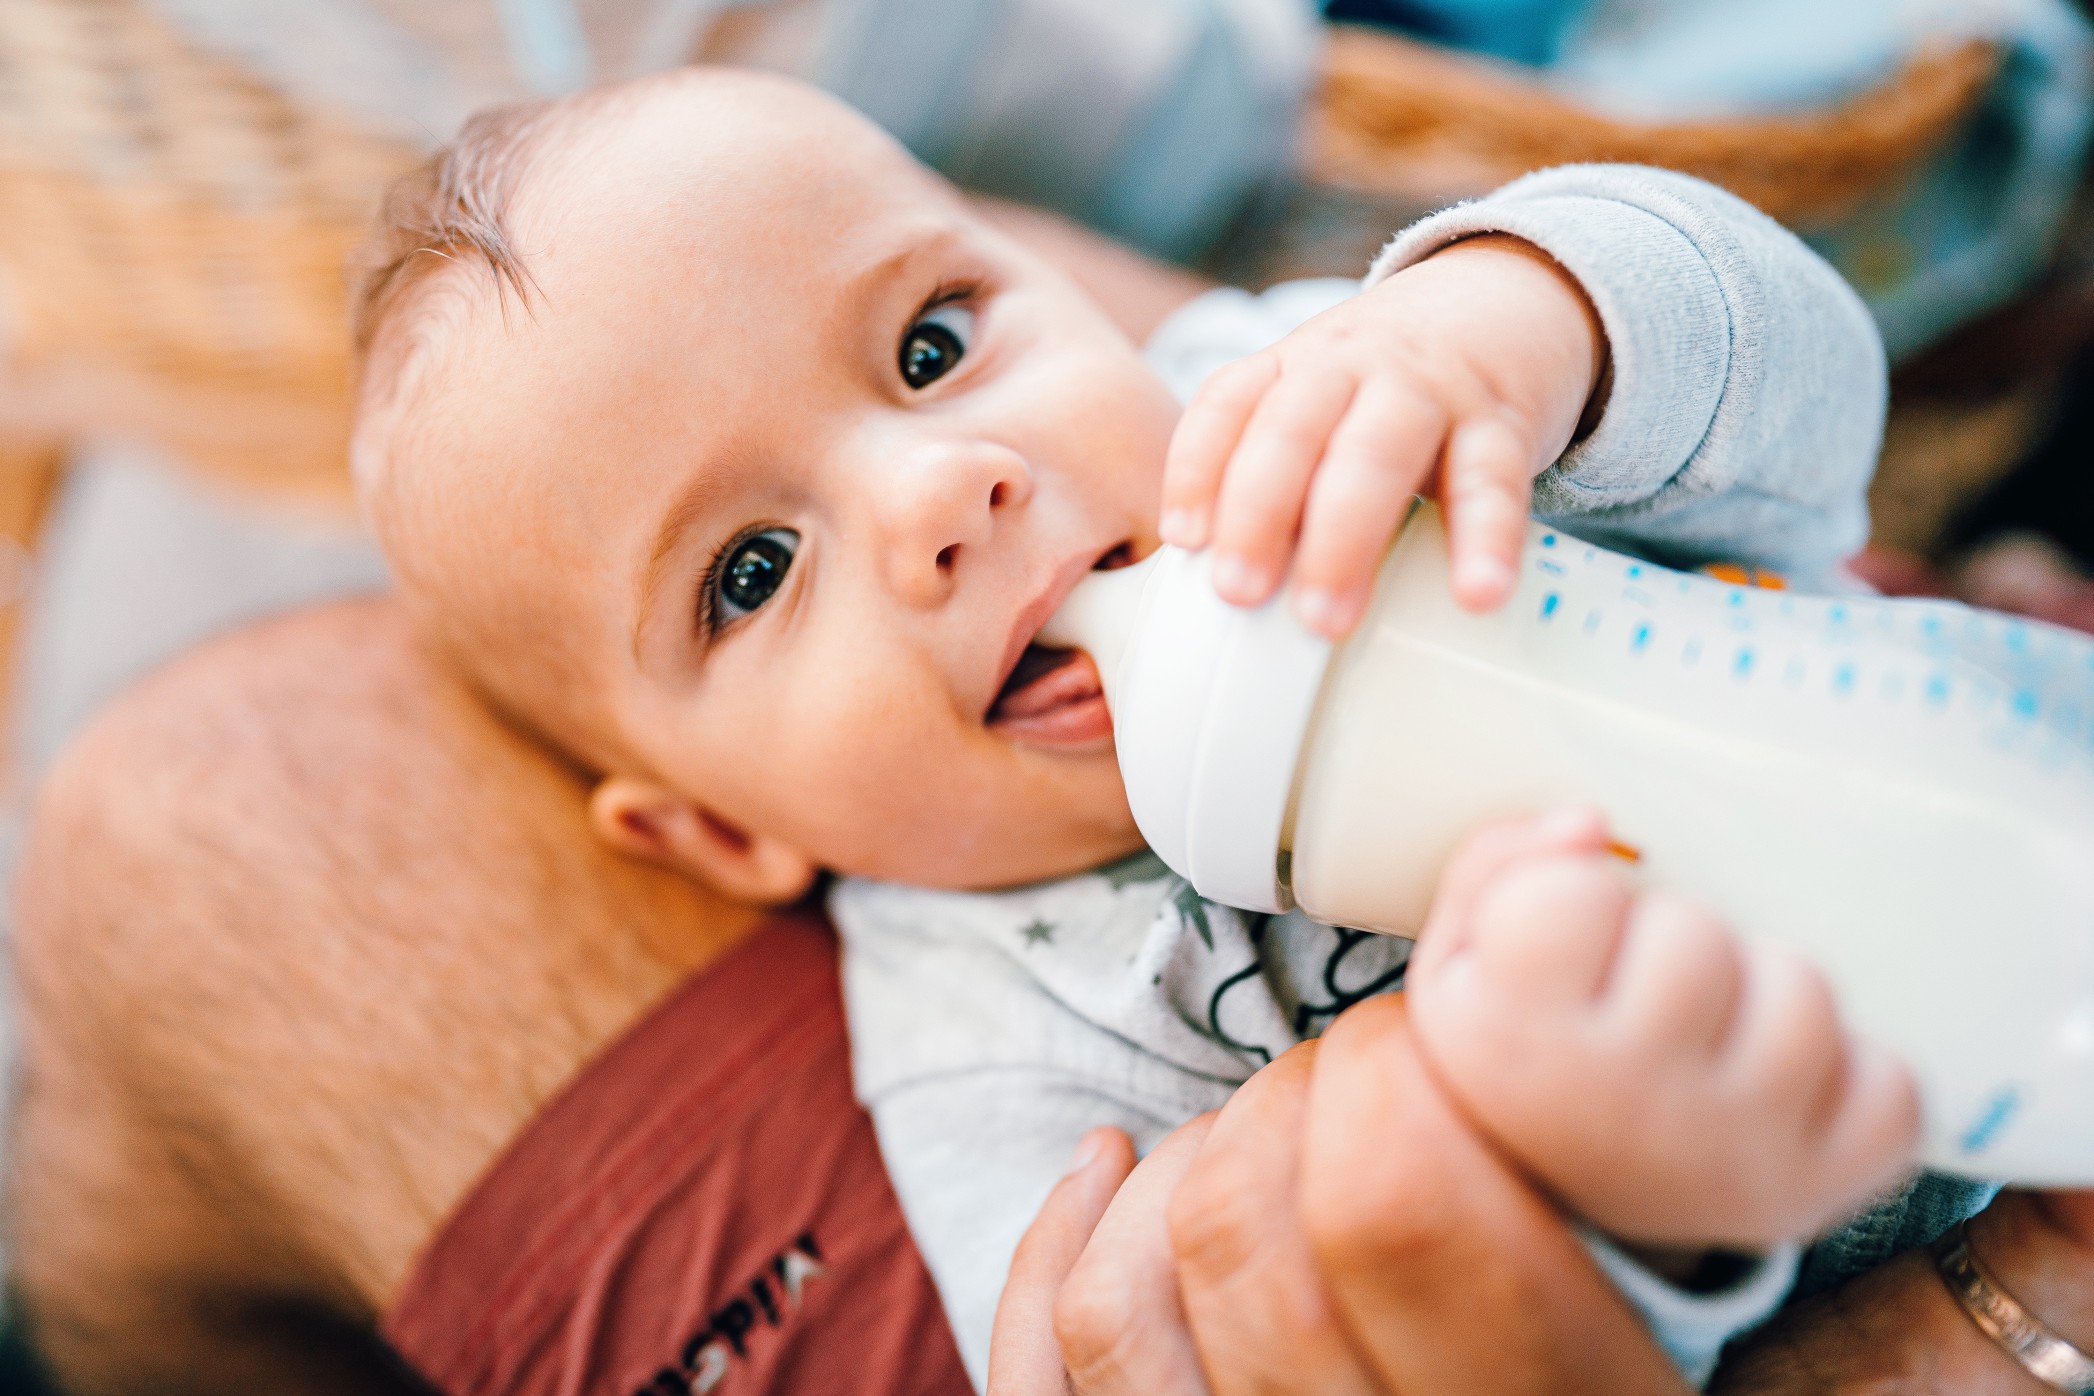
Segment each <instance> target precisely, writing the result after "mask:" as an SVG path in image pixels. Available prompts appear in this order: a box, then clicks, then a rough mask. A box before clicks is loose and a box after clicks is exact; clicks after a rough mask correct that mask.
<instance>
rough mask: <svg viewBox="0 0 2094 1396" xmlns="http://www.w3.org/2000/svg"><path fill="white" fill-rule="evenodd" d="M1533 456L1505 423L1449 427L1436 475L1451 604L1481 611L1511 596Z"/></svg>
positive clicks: (1479, 421) (1530, 488)
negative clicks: (1450, 432) (1451, 573)
mask: <svg viewBox="0 0 2094 1396" xmlns="http://www.w3.org/2000/svg"><path fill="white" fill-rule="evenodd" d="M1532 456H1533V450H1532V448H1531V447H1530V446H1529V445H1528V443H1527V441H1526V440H1525V439H1524V438H1523V437H1522V436H1521V435H1520V433H1519V432H1518V431H1516V430H1514V429H1513V427H1512V426H1511V424H1509V423H1507V422H1504V421H1501V420H1499V419H1497V418H1494V417H1481V418H1476V419H1474V420H1471V421H1467V422H1464V423H1462V424H1461V425H1460V426H1459V427H1457V428H1455V431H1454V435H1453V437H1452V438H1451V439H1450V440H1449V441H1448V442H1447V459H1446V466H1445V468H1444V469H1443V470H1442V471H1441V476H1440V504H1441V507H1442V508H1443V509H1445V511H1446V515H1447V550H1448V553H1449V555H1450V558H1451V562H1452V566H1453V569H1454V577H1453V583H1454V599H1455V600H1456V601H1458V602H1460V603H1461V604H1462V605H1463V606H1465V607H1467V608H1468V609H1469V610H1472V611H1488V610H1491V609H1493V608H1495V607H1497V606H1499V605H1502V604H1503V603H1504V601H1505V598H1506V597H1508V596H1510V595H1512V588H1513V583H1514V581H1515V580H1516V579H1517V578H1518V576H1519V562H1520V545H1521V544H1522V543H1523V542H1524V541H1525V539H1526V536H1527V507H1528V504H1529V502H1530V501H1531V500H1532V498H1533V495H1534V461H1533V459H1532Z"/></svg>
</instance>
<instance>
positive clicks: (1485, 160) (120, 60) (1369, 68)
mask: <svg viewBox="0 0 2094 1396" xmlns="http://www.w3.org/2000/svg"><path fill="white" fill-rule="evenodd" d="M1996 62H1997V58H1996V55H1995V54H1994V53H1993V52H1992V50H1991V49H1989V48H1987V47H1986V46H1984V45H1982V44H1973V45H1964V46H1961V47H1956V48H1952V49H1946V50H1943V51H1940V52H1935V53H1928V54H1924V55H1922V56H1920V57H1919V58H1918V59H1916V60H1915V61H1914V62H1913V63H1912V64H1911V65H1910V66H1908V67H1907V68H1906V69H1905V70H1904V71H1903V72H1902V73H1900V74H1899V75H1898V76H1897V77H1896V78H1894V79H1893V80H1892V81H1890V82H1889V83H1887V84H1886V85H1885V86H1883V87H1881V88H1879V89H1878V90H1876V91H1874V92H1870V93H1867V94H1865V95H1863V96H1861V97H1859V98H1857V99H1856V100H1854V101H1852V102H1850V103H1848V104H1847V105H1845V106H1842V107H1840V108H1837V109H1835V110H1830V111H1826V112H1822V113H1817V114H1813V115H1808V116H1804V117H1797V118H1778V119H1767V120H1755V121H1728V122H1706V123H1693V124H1676V125H1649V126H1639V125H1635V124H1632V123H1627V122H1621V121H1616V120H1609V119H1606V118H1603V117H1600V116H1597V115H1594V114H1592V113H1591V112H1588V111H1585V110H1583V109H1581V108H1579V107H1577V106H1574V105H1572V104H1571V103H1569V102H1566V101H1564V100H1563V99H1561V98H1560V97H1556V96H1554V95H1551V94H1550V93H1549V92H1548V91H1547V90H1546V89H1544V88H1542V87H1541V86H1540V85H1538V84H1536V83H1533V82H1531V81H1528V80H1524V79H1521V78H1519V77H1517V76H1514V75H1512V74H1511V73H1509V72H1506V71H1503V70H1500V69H1497V68H1494V67H1491V66H1487V65H1484V64H1479V63H1474V62H1471V61H1468V60H1465V59H1462V58H1459V57H1456V56H1454V55H1451V54H1448V53H1446V52H1443V51H1440V50H1436V49H1432V48H1428V47H1426V46H1423V45H1419V44H1414V43H1409V42H1405V41H1403V40H1400V39H1396V38H1391V37H1388V36H1386V35H1381V34H1376V33H1372V32H1369V31H1364V30H1340V31H1338V32H1337V33H1336V34H1335V35H1334V39H1333V43H1332V45H1331V48H1330V53H1329V59H1328V70H1327V73H1326V76H1325V79H1324V81H1323V83H1322V86H1321V90H1320V92H1319V94H1318V97H1317V99H1316V101H1315V102H1314V104H1313V106H1312V110H1311V113H1310V116H1309V121H1308V126H1307V131H1306V140H1305V145H1304V148H1305V152H1306V153H1305V162H1306V174H1307V177H1308V179H1309V180H1310V182H1311V183H1314V184H1320V185H1323V186H1326V187H1329V188H1335V189H1340V190H1345V191H1353V192H1358V193H1363V194H1365V195H1367V196H1369V197H1370V198H1377V199H1384V200H1394V201H1396V202H1397V203H1399V204H1401V203H1404V202H1408V203H1409V204H1411V205H1413V206H1417V205H1424V204H1430V203H1436V202H1441V201H1444V200H1446V199H1448V198H1452V197H1459V196H1463V195H1467V194H1473V193H1476V192H1478V191H1480V190H1482V189H1486V188H1489V187H1490V186H1492V185H1494V184H1496V183H1498V182H1500V181H1502V180H1504V179H1506V178H1509V177H1511V176H1512V175H1515V174H1517V173H1520V172H1521V171H1524V170H1527V169H1530V168H1534V167H1536V166H1539V165H1544V164H1551V163H1558V162H1562V161H1566V160H1586V159H1622V160H1643V161H1651V162H1656V163H1660V164H1668V165H1673V166H1676V167H1678V168H1683V169H1687V170H1691V171H1693V172H1695V173H1697V174H1701V175H1704V176H1707V177H1709V178H1711V179H1714V180H1717V181H1718V182H1720V183H1724V184H1727V185H1729V186H1730V187H1732V188H1734V189H1736V190H1738V191H1739V192H1740V193H1742V194H1744V195H1745V196H1746V197H1748V198H1751V199H1753V200H1755V201H1756V202H1758V203H1760V204H1761V205H1762V206H1763V207H1766V208H1768V209H1769V210H1770V211H1772V212H1775V213H1776V214H1778V215H1780V216H1782V217H1785V218H1788V219H1790V220H1792V221H1797V222H1802V223H1806V224H1809V223H1814V222H1819V221H1823V220H1825V219H1828V218H1831V217H1834V216H1836V215H1837V214H1838V213H1840V212H1841V211H1843V210H1845V209H1847V208H1850V207H1851V206H1852V205H1853V204H1854V203H1855V202H1856V201H1857V200H1859V199H1861V198H1863V197H1865V196H1866V195H1867V194H1868V193H1869V192H1870V191H1871V190H1872V189H1874V188H1876V187H1878V186H1879V185H1881V184H1882V183H1883V182H1884V181H1886V180H1889V179H1891V178H1894V177H1896V176H1897V175H1898V173H1899V172H1900V171H1902V170H1905V169H1908V168H1910V167H1911V165H1912V163H1913V162H1914V161H1916V160H1917V159H1919V158H1920V157H1921V156H1923V155H1924V154H1925V153H1926V152H1927V151H1929V150H1931V149H1932V148H1934V146H1935V145H1936V144H1937V143H1939V142H1940V141H1941V140H1942V139H1943V138H1944V137H1945V136H1946V135H1947V134H1948V133H1950V132H1951V131H1952V130H1953V129H1954V127H1955V124H1956V122H1957V120H1958V119H1959V117H1960V116H1961V115H1962V114H1963V113H1965V112H1966V111H1967V110H1968V109H1969V107H1970V105H1971V104H1972V102H1973V101H1974V100H1975V99H1976V98H1977V97H1978V95H1979V94H1980V93H1981V92H1982V91H1983V89H1984V86H1985V84H1986V83H1987V81H1988V80H1989V79H1990V77H1991V75H1992V73H1993V71H1994V68H1995V66H1996ZM416 158H417V152H416V151H414V150H413V149H411V148H409V147H407V146H406V145H404V144H402V143H401V142H399V141H398V140H396V139H393V138H391V137H388V136H383V135H379V134H376V133H373V132H371V131H368V130H364V129H360V128H359V127H357V126H356V125H354V124H352V123H351V122H350V121H348V120H347V119H343V118H338V117H331V116H329V115H327V114H325V113H322V112H319V111H316V110H312V109H310V108H308V107H306V106H303V105H301V104H300V103H298V102H297V101H294V100H292V99H291V98H289V97H287V96H286V95H285V94H284V93H282V92H281V91H279V90H277V89H275V88H273V87H271V86H270V85H268V84H267V83H264V82H262V81H259V80H258V79H256V78H255V77H254V76H253V75H251V74H250V73H247V72H245V71H243V70H242V69H241V68H239V67H238V66H237V65H236V64H234V63H233V62H231V61H229V60H227V59H224V58H222V57H218V56H215V55H213V54H210V53H206V52H202V51H199V50H198V49H197V48H196V47H194V46H193V45H191V44H190V43H189V42H188V41H187V40H185V39H184V38H183V36H181V35H180V34H179V33H177V32H176V31H174V30H173V29H171V28H169V27H168V26H167V24H166V23H165V22H164V21H162V20H161V19H159V18H158V17H156V16H155V14H154V13H153V12H152V11H151V10H149V9H147V8H146V7H145V6H144V5H143V4H142V3H140V0H4V3H0V313H4V314H6V315H8V316H9V317H11V321H12V323H11V324H8V325H7V326H6V328H5V329H0V362H4V363H5V364H6V371H5V374H4V376H0V449H4V448H5V443H6V442H8V441H10V440H12V441H14V442H17V443H20V442H25V441H26V442H31V443H58V444H62V443H64V442H66V441H70V440H74V439H77V438H80V437H82V436H85V435H90V434H100V435H109V434H116V435H124V436H130V437H136V438H143V439H146V440H149V441H151V442H154V443H157V444H159V445H161V446H164V447H165V448H167V449H168V450H169V451H171V452H172V453H174V454H176V455H177V456H179V457H181V458H183V459H185V460H187V461H188V462H190V463H191V464H193V465H196V466H198V467H201V468H204V469H206V470H209V471H212V472H214V473H216V474H219V475H222V476H226V477H230V478H232V479H235V480H239V481H249V482H257V483H266V484H269V485H271V486H274V487H277V488H280V489H290V490H295V491H299V492H304V493H308V494H319V495H323V496H328V497H331V498H335V499H340V498H344V497H346V484H345V478H346V472H345V469H344V450H343V444H344V441H345V439H346V432H347V422H348V384H349V371H350V366H349V359H348V353H347V347H346V335H345V332H344V298H345V279H344V272H343V267H344V264H345V259H346V256H347V254H348V252H349V250H350V249H351V248H352V247H353V246H354V244H355V243H356V241H357V239H358V238H359V236H360V235H361V232H362V228H363V225H364V221H365V219H366V217H367V216H368V212H369V210H370V209H371V208H373V207H374V206H375V203H376V198H377V195H378V193H379V191H380V190H381V189H382V188H383V187H384V186H385V184H386V183H387V182H388V181H389V180H390V179H391V178H392V177H393V176H394V175H395V174H396V173H398V172H399V171H400V170H402V169H404V168H405V167H407V166H408V165H410V164H411V163H412V162H413V161H414V160H415V159H416ZM1386 232H1387V224H1386V222H1382V223H1378V224H1375V225H1374V226H1373V227H1372V229H1371V239H1378V238H1379V237H1380V236H1382V235H1385V234H1386ZM1280 240H1281V241H1284V240H1285V239H1284V237H1282V238H1281V239H1280ZM1369 246H1370V247H1371V240H1370V242H1369ZM1358 256H1359V254H1358V253H1357V252H1356V251H1351V250H1348V251H1347V253H1346V257H1345V261H1344V262H1343V263H1342V264H1344V265H1358V264H1359V262H1358ZM1266 266H1267V268H1268V269H1274V268H1273V264H1272V263H1271V262H1270V261H1269V260H1268V261H1267V263H1266ZM1278 269H1292V268H1286V267H1281V268H1278Z"/></svg>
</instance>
